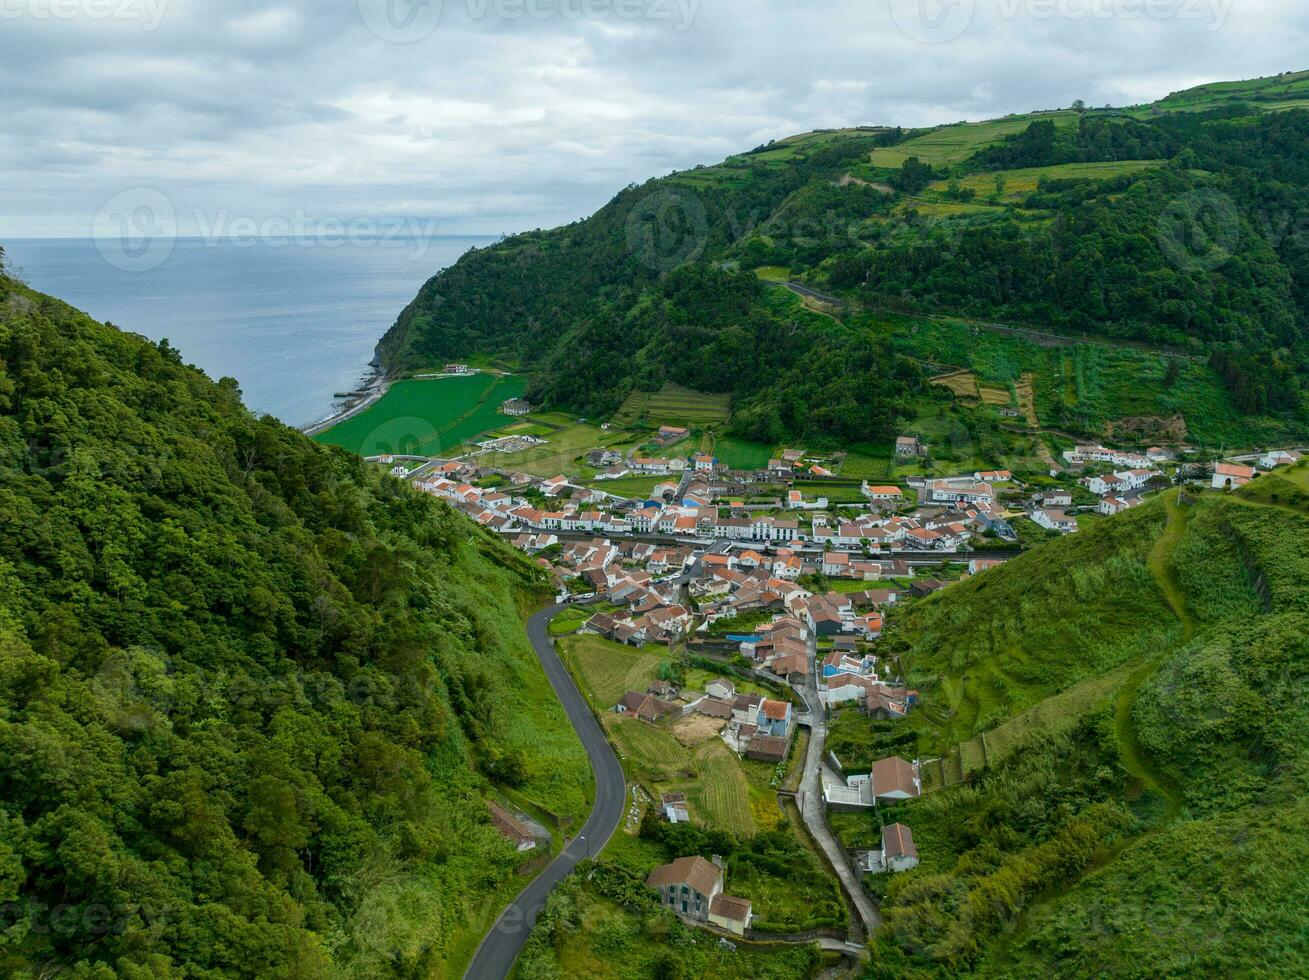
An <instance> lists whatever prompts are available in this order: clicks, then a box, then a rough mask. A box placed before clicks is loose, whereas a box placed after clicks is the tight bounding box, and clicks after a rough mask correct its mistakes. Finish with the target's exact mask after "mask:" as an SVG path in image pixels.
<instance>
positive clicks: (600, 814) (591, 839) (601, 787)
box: [464, 606, 627, 980]
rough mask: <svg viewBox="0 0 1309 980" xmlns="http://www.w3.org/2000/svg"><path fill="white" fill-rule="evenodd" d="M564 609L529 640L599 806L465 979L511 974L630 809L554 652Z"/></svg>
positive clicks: (490, 936) (490, 938)
mask: <svg viewBox="0 0 1309 980" xmlns="http://www.w3.org/2000/svg"><path fill="white" fill-rule="evenodd" d="M564 608H566V607H564V606H552V607H550V608H549V609H544V610H542V611H541V612H539V613H537V614H536V615H535V616H533V617H532V618H531V619H530V620H528V622H527V636H528V638H529V639H530V640H531V641H532V648H533V649H534V650H535V651H536V655H537V657H538V658H539V659H540V661H541V666H542V667H544V668H545V675H546V677H548V678H550V684H551V686H553V687H554V689H555V694H557V695H558V696H559V701H560V702H561V703H562V704H563V706H564V711H566V712H567V713H568V720H569V721H570V722H572V724H573V728H574V729H575V730H576V731H577V737H578V738H580V739H581V740H582V747H583V748H584V749H586V754H587V756H588V757H589V758H590V760H591V769H592V771H594V773H595V805H594V807H592V809H591V815H590V816H589V817H588V818H587V820H586V824H585V825H584V826H583V827H582V832H581V833H580V834H578V835H577V836H576V837H574V838H573V840H572V841H570V842H569V844H568V846H567V847H566V848H565V849H564V852H563V853H562V854H560V855H559V856H558V857H557V858H555V859H554V861H553V862H551V863H550V865H549V867H547V868H546V869H545V870H544V871H542V872H541V873H540V874H539V875H538V876H537V877H536V878H535V879H534V880H533V881H532V883H531V884H530V885H528V886H527V887H526V888H525V889H523V892H522V894H521V895H519V896H518V898H517V899H515V900H514V902H513V904H512V905H510V906H509V907H508V908H507V909H505V910H504V913H503V914H502V915H501V916H500V918H499V920H498V921H497V922H496V924H495V925H494V926H493V927H492V928H491V931H490V932H489V933H487V934H486V938H484V939H483V940H482V945H481V946H479V947H478V949H477V955H476V956H474V957H473V962H472V963H471V964H470V965H469V967H468V972H467V973H465V974H464V977H465V980H503V978H504V977H507V976H508V975H509V971H510V970H511V969H512V968H513V965H514V960H516V959H517V958H518V954H519V952H520V951H521V950H522V948H523V944H524V943H526V942H527V936H528V933H530V932H531V931H532V926H533V925H535V924H536V919H537V916H539V915H540V914H541V909H542V908H544V907H545V900H546V896H548V895H549V894H550V892H551V891H552V890H553V889H554V887H555V886H556V885H557V884H559V882H561V881H563V879H564V878H565V877H567V876H568V873H569V872H570V871H572V870H573V868H574V867H575V866H576V865H577V862H578V861H580V860H582V858H584V857H587V856H592V857H593V856H595V855H597V854H599V853H600V851H602V850H603V849H604V847H605V845H606V844H608V843H609V838H610V837H612V836H613V835H614V831H616V830H617V829H618V825H619V823H621V822H622V819H623V814H624V813H625V812H626V809H627V777H626V776H624V775H623V767H622V766H621V765H619V764H618V757H617V756H616V755H614V750H613V749H612V748H611V747H610V745H609V742H608V740H607V739H606V738H605V735H604V730H603V729H602V728H601V727H600V723H599V722H598V721H596V719H595V715H593V714H592V713H591V708H590V706H589V705H587V703H586V699H585V698H584V697H582V694H581V692H580V691H578V690H577V685H575V684H574V683H573V679H572V677H570V676H569V674H568V670H567V668H565V667H564V664H563V661H562V660H560V659H559V654H557V653H555V648H554V643H553V641H551V639H550V631H549V628H548V627H549V625H550V620H552V619H553V618H554V617H555V615H556V614H557V613H559V612H560V611H561V610H562V609H564Z"/></svg>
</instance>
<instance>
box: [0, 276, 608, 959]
mask: <svg viewBox="0 0 1309 980" xmlns="http://www.w3.org/2000/svg"><path fill="white" fill-rule="evenodd" d="M0 254H2V253H0ZM0 454H2V455H3V470H0V518H2V519H0V974H2V975H4V976H12V977H22V976H50V975H52V972H53V971H58V970H60V969H61V968H72V967H74V966H76V971H75V975H80V976H93V975H94V976H96V977H101V976H110V975H114V974H111V973H110V972H108V971H109V970H112V971H116V975H118V976H124V977H128V976H131V977H143V976H195V977H202V976H236V975H244V976H263V977H272V976H304V977H318V976H323V975H341V976H365V975H367V976H384V975H390V974H397V975H399V974H403V975H429V974H435V975H442V971H443V970H445V969H454V971H455V972H456V974H457V972H458V970H459V967H458V965H457V963H458V961H459V960H460V958H461V957H463V958H466V957H467V955H468V953H469V952H471V948H470V946H471V944H472V943H475V941H476V939H477V938H478V933H479V932H480V930H481V928H482V926H483V923H484V921H485V920H486V919H487V918H488V916H491V915H493V914H494V913H495V912H496V911H497V903H500V904H502V903H503V902H504V901H505V900H507V899H506V892H505V889H506V888H509V889H512V888H514V887H516V886H515V885H514V880H515V879H514V874H513V869H514V868H515V866H516V865H517V864H518V863H519V860H520V859H519V858H518V856H517V855H515V854H514V853H513V850H512V848H511V847H509V846H508V845H506V844H505V843H504V841H503V840H502V839H501V837H500V836H499V835H498V834H497V833H496V832H495V831H494V830H493V829H492V827H491V826H490V824H489V821H488V818H487V813H486V807H485V805H484V803H483V799H484V798H485V796H486V795H487V792H488V789H489V785H490V784H489V780H492V779H494V780H495V781H496V782H497V783H499V784H500V785H503V786H513V787H517V788H518V789H519V790H520V791H521V792H522V793H523V795H524V796H525V797H526V798H529V799H532V800H534V801H537V802H539V803H540V804H541V805H542V806H543V807H546V808H549V809H553V810H554V811H555V812H556V813H558V814H559V815H560V816H561V817H564V818H565V819H575V818H577V817H579V816H580V815H582V814H583V813H584V812H585V811H586V809H587V804H586V798H587V796H588V795H589V794H590V792H591V788H590V786H589V783H588V780H589V769H588V768H587V766H586V763H585V757H584V755H583V754H582V752H581V749H580V746H579V745H577V743H576V742H575V739H574V736H573V734H572V731H571V729H570V728H569V727H568V724H567V721H566V719H565V718H564V717H563V713H562V711H561V709H559V707H558V706H557V704H556V703H555V702H554V700H553V697H552V696H551V694H550V691H549V687H548V684H547V683H546V682H545V679H544V677H543V676H542V675H541V673H540V671H539V666H538V665H537V663H536V660H535V658H534V657H533V655H532V653H531V651H530V648H529V647H528V646H527V644H526V641H525V638H524V635H523V631H522V628H521V619H520V608H521V607H523V606H525V605H526V604H528V603H531V602H534V601H535V600H536V596H537V595H538V591H537V590H538V589H539V585H538V583H537V579H536V575H535V572H534V570H533V569H532V568H531V567H530V566H529V565H528V564H526V563H525V562H524V560H522V559H521V558H520V557H518V556H517V555H516V554H515V553H513V552H511V551H510V550H509V549H507V548H506V547H504V546H502V545H501V544H499V543H498V542H496V541H493V540H492V539H491V538H490V536H489V535H486V534H484V533H483V532H481V531H480V530H478V529H476V528H474V527H473V526H472V525H471V524H470V523H469V522H467V521H466V520H464V519H463V518H462V517H460V516H458V515H456V514H454V513H453V512H452V511H450V510H449V509H448V508H446V507H445V506H444V505H442V504H438V503H437V502H435V501H434V500H432V499H430V498H423V497H420V496H419V495H416V494H414V493H412V492H411V491H410V490H409V489H408V488H407V487H404V486H403V485H401V484H400V483H399V482H398V481H395V480H392V479H390V478H389V477H388V478H384V477H382V476H380V475H379V474H378V473H377V472H376V471H370V470H369V469H368V468H367V467H366V466H365V464H363V463H362V462H361V461H359V460H358V459H356V458H353V457H351V456H349V455H348V454H346V453H344V452H341V451H337V450H327V449H324V448H322V447H319V446H317V445H315V444H313V443H312V442H311V441H309V440H308V439H306V438H304V437H303V436H301V435H300V434H299V433H297V432H295V431H293V430H291V429H288V428H286V427H285V426H283V425H281V424H280V423H278V422H276V421H275V420H273V419H271V418H263V419H257V418H255V417H254V416H253V415H252V414H251V413H249V412H248V411H247V410H246V409H245V408H244V407H243V406H242V405H241V401H240V397H239V392H238V391H237V390H236V387H235V385H234V383H233V382H231V381H230V380H224V381H221V382H218V383H214V382H211V381H210V380H208V379H207V378H205V377H204V376H203V375H202V374H201V373H200V372H199V371H197V370H195V369H194V368H191V367H187V366H185V365H184V364H183V363H182V361H181V358H180V356H179V354H178V352H177V351H175V350H174V349H172V348H171V347H169V346H168V344H167V343H166V342H164V343H160V344H158V345H155V344H152V343H149V342H147V341H146V340H144V339H143V338H140V337H136V336H132V335H128V334H124V333H121V332H119V331H117V330H116V329H114V328H112V327H109V326H105V325H102V324H99V323H96V322H94V321H92V320H91V319H89V318H88V317H86V316H84V315H83V314H81V313H78V312H77V311H75V310H73V309H71V308H70V307H68V306H66V305H64V304H63V303H60V302H58V301H56V300H53V299H50V298H48V297H45V296H41V295H39V294H37V293H35V292H33V291H31V290H29V289H27V288H26V287H24V286H23V285H21V284H19V283H16V282H14V281H13V280H11V279H8V278H5V277H4V276H2V275H0ZM70 975H71V974H70Z"/></svg>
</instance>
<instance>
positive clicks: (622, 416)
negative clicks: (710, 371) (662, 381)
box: [614, 384, 732, 426]
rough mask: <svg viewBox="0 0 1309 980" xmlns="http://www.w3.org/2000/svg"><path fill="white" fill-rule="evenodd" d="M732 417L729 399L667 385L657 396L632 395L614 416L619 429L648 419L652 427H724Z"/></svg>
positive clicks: (653, 394)
mask: <svg viewBox="0 0 1309 980" xmlns="http://www.w3.org/2000/svg"><path fill="white" fill-rule="evenodd" d="M731 415H732V396H731V395H707V394H705V393H703V392H699V391H692V390H691V389H690V388H683V387H681V386H680V385H674V384H668V385H664V387H663V388H662V389H661V390H660V391H657V392H654V393H651V392H647V391H634V392H632V394H630V395H629V396H628V397H627V401H625V402H624V403H623V405H622V407H621V408H620V409H619V410H618V412H617V414H615V416H614V421H615V422H618V423H619V424H622V425H632V424H633V423H636V422H640V421H641V420H642V419H647V420H649V422H650V423H651V424H655V425H685V426H711V425H723V424H725V423H726V422H727V420H728V419H729V418H730V417H731Z"/></svg>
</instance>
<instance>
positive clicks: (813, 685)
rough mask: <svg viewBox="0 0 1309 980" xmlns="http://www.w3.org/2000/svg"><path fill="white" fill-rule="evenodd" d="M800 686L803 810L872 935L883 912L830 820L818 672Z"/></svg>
mask: <svg viewBox="0 0 1309 980" xmlns="http://www.w3.org/2000/svg"><path fill="white" fill-rule="evenodd" d="M798 690H799V693H800V695H801V697H803V698H804V701H805V704H806V705H807V706H808V711H807V712H806V714H803V715H800V716H799V719H798V720H799V722H800V724H805V722H806V719H807V720H808V724H809V751H808V752H807V753H806V755H805V761H804V774H803V776H801V778H800V793H799V796H798V798H797V802H798V803H799V805H800V814H801V816H803V817H804V823H805V826H806V827H807V828H809V834H810V836H811V837H813V839H814V840H815V841H817V842H818V846H819V847H821V848H822V849H823V853H824V854H826V855H827V859H828V860H829V861H830V862H831V863H832V867H834V868H835V869H836V874H837V877H838V878H840V880H841V888H842V889H843V890H844V891H845V893H846V896H847V897H848V898H849V899H850V901H851V902H852V903H853V904H854V907H855V909H856V911H858V913H859V918H860V919H861V920H862V922H863V927H864V932H865V934H866V935H868V936H871V935H872V934H873V932H874V931H875V930H876V929H877V927H878V926H880V925H881V924H882V916H881V914H880V913H879V912H878V911H877V907H876V906H875V905H874V904H873V901H872V899H871V898H869V897H868V893H867V892H865V891H864V887H863V885H862V883H861V882H860V881H859V876H858V875H857V874H855V871H854V868H852V867H850V861H849V859H848V858H847V857H846V855H845V850H844V849H843V848H842V847H841V844H840V842H839V841H838V840H837V839H836V835H835V834H833V833H832V828H831V827H830V826H828V823H827V810H826V807H825V805H824V804H823V785H822V768H823V755H824V753H825V752H826V751H827V748H826V746H827V713H826V711H825V710H824V709H823V705H822V701H820V700H819V697H818V686H817V681H816V680H815V678H814V675H813V674H810V675H809V676H808V677H807V678H806V679H805V685H804V687H803V689H798Z"/></svg>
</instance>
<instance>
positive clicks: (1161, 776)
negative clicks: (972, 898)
mask: <svg viewBox="0 0 1309 980" xmlns="http://www.w3.org/2000/svg"><path fill="white" fill-rule="evenodd" d="M1179 497H1180V494H1167V495H1165V497H1164V500H1165V506H1166V507H1167V509H1168V524H1167V525H1166V527H1165V528H1164V533H1163V534H1162V535H1160V537H1159V539H1158V540H1157V541H1155V543H1154V546H1153V547H1152V548H1151V549H1150V554H1149V555H1148V556H1147V557H1146V565H1147V567H1148V568H1149V569H1150V574H1151V575H1152V576H1154V579H1155V581H1156V582H1157V583H1158V585H1159V588H1160V591H1162V592H1163V595H1164V600H1165V601H1166V602H1167V603H1168V607H1169V609H1170V610H1171V611H1172V613H1173V615H1174V616H1176V617H1177V620H1178V622H1180V623H1181V624H1182V638H1181V644H1182V645H1185V644H1186V643H1189V642H1190V641H1191V639H1192V638H1193V637H1194V636H1195V633H1196V624H1195V620H1194V618H1193V617H1192V616H1191V614H1190V613H1189V612H1188V611H1187V609H1186V594H1185V592H1184V591H1183V589H1182V586H1181V583H1180V582H1179V581H1178V580H1177V573H1176V571H1175V570H1174V569H1173V563H1172V558H1173V553H1174V552H1175V551H1176V550H1177V546H1178V545H1179V544H1180V543H1181V540H1182V537H1183V535H1184V534H1185V533H1186V512H1185V510H1184V509H1183V508H1182V505H1181V504H1180V502H1179ZM1163 661H1164V657H1163V656H1162V655H1161V656H1158V657H1154V658H1152V659H1150V660H1148V661H1146V662H1145V663H1144V664H1142V665H1141V666H1140V667H1138V668H1137V669H1136V670H1134V671H1133V672H1132V674H1131V676H1130V677H1128V679H1127V681H1126V682H1125V683H1124V684H1123V686H1122V688H1121V689H1120V690H1119V692H1118V700H1117V702H1116V704H1115V708H1114V732H1115V735H1116V736H1117V739H1118V751H1119V755H1120V757H1121V760H1122V763H1123V768H1124V769H1126V770H1127V774H1128V777H1129V778H1130V779H1131V780H1134V781H1135V782H1136V783H1138V784H1139V785H1140V786H1141V787H1142V788H1143V789H1152V790H1154V791H1155V792H1156V793H1158V794H1159V795H1160V796H1162V797H1164V799H1166V800H1167V801H1168V809H1167V811H1166V812H1165V813H1164V816H1163V819H1162V820H1160V821H1159V822H1158V823H1157V824H1156V825H1155V826H1153V827H1151V828H1150V829H1148V830H1146V831H1145V832H1144V833H1142V834H1137V835H1134V836H1131V837H1125V838H1123V839H1121V840H1119V841H1117V842H1116V843H1114V844H1113V845H1112V846H1111V847H1109V848H1108V849H1107V850H1104V851H1102V852H1101V853H1100V854H1098V855H1097V856H1096V857H1095V859H1094V860H1093V861H1092V862H1091V864H1090V865H1089V866H1088V867H1087V868H1086V869H1085V872H1084V873H1083V875H1082V876H1081V877H1080V878H1079V879H1074V880H1070V881H1066V882H1064V883H1062V884H1060V885H1056V886H1054V887H1052V888H1049V889H1047V890H1046V891H1045V892H1044V893H1042V894H1041V895H1040V896H1039V897H1038V898H1037V899H1035V900H1034V901H1033V902H1032V904H1031V906H1030V907H1029V909H1028V913H1029V914H1032V913H1034V912H1035V910H1036V909H1037V908H1038V907H1040V906H1043V905H1048V904H1049V903H1051V902H1055V901H1057V900H1058V899H1060V898H1062V897H1064V896H1065V895H1068V894H1069V893H1070V892H1072V891H1073V889H1074V888H1076V887H1077V886H1078V884H1079V883H1080V881H1081V880H1085V878H1086V877H1087V876H1088V875H1091V874H1093V873H1095V872H1096V871H1098V870H1099V869H1101V868H1104V867H1106V866H1107V865H1109V864H1111V863H1112V862H1113V861H1114V859H1116V858H1117V857H1118V856H1119V855H1120V854H1122V853H1123V852H1124V851H1125V850H1127V848H1129V847H1131V846H1132V845H1133V844H1135V843H1137V842H1138V841H1141V840H1143V839H1145V838H1146V837H1149V836H1150V835H1152V834H1157V833H1159V832H1160V831H1161V830H1164V829H1165V828H1166V827H1168V825H1169V824H1171V823H1172V822H1173V821H1174V820H1176V819H1177V817H1179V816H1180V815H1181V813H1182V809H1183V807H1184V806H1185V797H1184V795H1183V793H1182V788H1181V786H1180V785H1179V784H1178V783H1177V781H1176V780H1175V779H1173V778H1172V777H1171V776H1169V775H1168V774H1167V773H1165V772H1162V771H1160V770H1158V769H1156V768H1154V767H1153V766H1152V765H1151V763H1150V760H1149V759H1148V757H1147V756H1146V754H1145V750H1144V749H1142V747H1141V743H1140V741H1139V740H1138V739H1137V737H1136V729H1135V728H1134V727H1133V726H1132V708H1133V707H1135V705H1136V699H1137V697H1138V696H1139V694H1140V692H1141V688H1142V687H1143V686H1144V685H1145V682H1146V681H1148V680H1149V679H1150V678H1151V677H1153V676H1154V675H1155V674H1156V673H1157V672H1158V670H1159V668H1160V666H1162V664H1163ZM1016 935H1017V933H1016V934H1015V936H1016ZM1015 936H1009V937H1007V938H1006V939H1004V940H1003V941H1002V944H1001V946H1000V949H1001V950H1002V951H1004V950H1006V949H1007V948H1008V947H1009V944H1010V943H1012V942H1014V940H1015Z"/></svg>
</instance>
